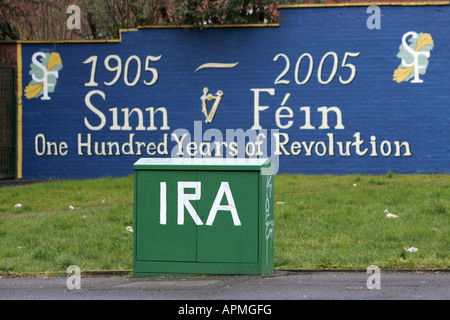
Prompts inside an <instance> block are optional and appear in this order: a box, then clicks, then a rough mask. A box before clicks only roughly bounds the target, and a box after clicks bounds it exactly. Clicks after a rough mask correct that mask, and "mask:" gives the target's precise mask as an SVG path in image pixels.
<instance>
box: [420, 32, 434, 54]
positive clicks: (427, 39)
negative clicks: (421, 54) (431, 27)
mask: <svg viewBox="0 0 450 320" xmlns="http://www.w3.org/2000/svg"><path fill="white" fill-rule="evenodd" d="M430 44H434V42H433V38H431V35H430V34H429V33H424V34H422V36H420V38H419V41H417V46H416V51H420V50H421V49H422V48H423V47H425V46H428V45H430Z"/></svg>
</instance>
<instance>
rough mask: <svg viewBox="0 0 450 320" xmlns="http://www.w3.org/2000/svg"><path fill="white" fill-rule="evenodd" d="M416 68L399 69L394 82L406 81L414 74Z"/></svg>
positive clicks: (395, 73)
mask: <svg viewBox="0 0 450 320" xmlns="http://www.w3.org/2000/svg"><path fill="white" fill-rule="evenodd" d="M413 70H414V66H411V67H408V68H398V69H397V70H395V71H394V81H397V82H398V83H400V82H402V81H403V80H405V79H406V78H407V77H408V76H409V75H410V73H411V72H413Z"/></svg>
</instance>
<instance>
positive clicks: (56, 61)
mask: <svg viewBox="0 0 450 320" xmlns="http://www.w3.org/2000/svg"><path fill="white" fill-rule="evenodd" d="M60 64H62V61H61V57H60V56H59V53H57V52H53V53H52V54H51V55H50V57H49V58H48V64H47V70H48V71H50V70H52V69H53V68H54V67H55V66H57V65H60Z"/></svg>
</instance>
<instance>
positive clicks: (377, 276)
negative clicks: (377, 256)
mask: <svg viewBox="0 0 450 320" xmlns="http://www.w3.org/2000/svg"><path fill="white" fill-rule="evenodd" d="M367 273H370V274H371V275H370V276H369V278H367V282H366V285H367V289H369V290H373V289H381V273H380V268H379V267H378V266H376V265H371V266H369V267H368V268H367Z"/></svg>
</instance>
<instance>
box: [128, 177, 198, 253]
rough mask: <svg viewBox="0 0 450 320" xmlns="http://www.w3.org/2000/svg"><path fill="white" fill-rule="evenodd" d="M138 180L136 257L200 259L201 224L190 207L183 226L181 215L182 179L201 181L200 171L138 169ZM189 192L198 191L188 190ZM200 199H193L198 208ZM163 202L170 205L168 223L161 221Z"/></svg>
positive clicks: (167, 215) (167, 216)
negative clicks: (195, 220) (163, 189)
mask: <svg viewBox="0 0 450 320" xmlns="http://www.w3.org/2000/svg"><path fill="white" fill-rule="evenodd" d="M136 179H137V180H136V184H137V185H136V190H137V194H136V199H135V205H136V206H137V207H136V208H135V210H136V213H137V214H136V221H135V224H136V226H135V229H136V230H135V233H136V234H135V237H136V259H137V260H144V261H196V258H197V257H196V251H197V250H196V245H197V239H196V232H197V231H196V227H197V226H196V224H195V222H194V220H193V219H192V218H191V217H190V215H189V213H188V212H187V210H186V208H185V209H184V211H185V212H184V214H185V218H184V222H183V224H182V225H179V224H178V222H177V217H178V182H179V181H197V172H194V171H150V170H149V171H138V172H137V173H136ZM161 182H165V188H166V190H165V199H164V196H161V193H162V190H161V189H162V187H161ZM163 193H164V192H163ZM185 193H194V190H189V189H185ZM164 200H165V201H164ZM198 202H199V201H191V202H190V203H191V204H192V206H194V209H195V210H197V208H196V206H197V204H198ZM161 203H163V206H164V204H165V205H166V221H165V224H161ZM163 211H164V210H163Z"/></svg>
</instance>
